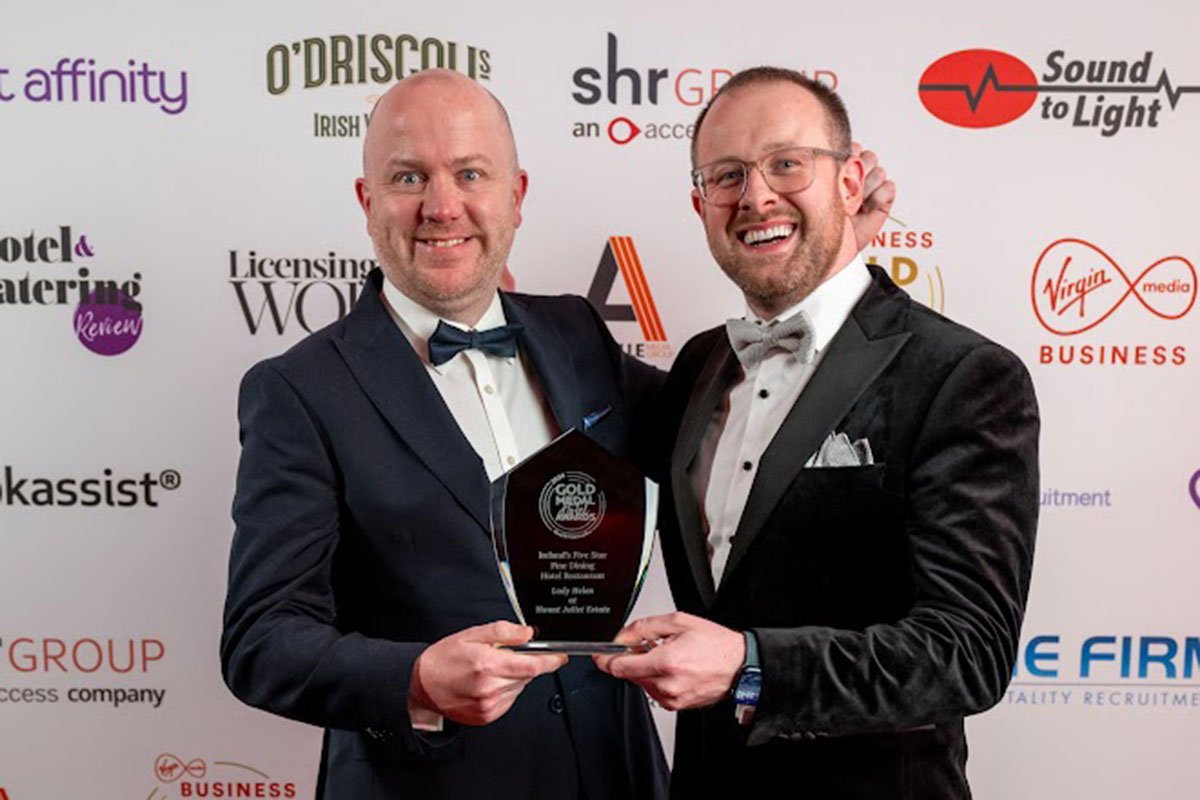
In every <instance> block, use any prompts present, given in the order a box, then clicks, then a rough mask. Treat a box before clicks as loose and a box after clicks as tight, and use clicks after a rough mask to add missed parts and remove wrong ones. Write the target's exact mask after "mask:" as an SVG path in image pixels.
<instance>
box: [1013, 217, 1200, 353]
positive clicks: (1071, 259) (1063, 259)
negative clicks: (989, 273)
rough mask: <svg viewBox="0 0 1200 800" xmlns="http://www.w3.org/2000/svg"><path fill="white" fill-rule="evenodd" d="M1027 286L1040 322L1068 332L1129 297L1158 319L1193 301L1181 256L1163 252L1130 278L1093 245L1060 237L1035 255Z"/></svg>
mask: <svg viewBox="0 0 1200 800" xmlns="http://www.w3.org/2000/svg"><path fill="white" fill-rule="evenodd" d="M1030 291H1031V293H1032V299H1033V312H1034V313H1035V314H1036V315H1037V318H1038V322H1040V323H1042V327H1043V328H1045V329H1046V330H1048V331H1050V332H1051V333H1056V334H1058V335H1059V336H1073V335H1074V334H1077V333H1083V332H1084V331H1087V330H1091V329H1092V328H1094V327H1096V326H1097V325H1099V324H1100V323H1101V322H1104V320H1106V319H1108V318H1109V317H1110V316H1112V315H1113V313H1114V312H1115V311H1116V310H1117V309H1118V308H1120V307H1121V305H1122V304H1123V303H1124V302H1125V301H1126V300H1127V299H1129V298H1130V297H1134V298H1136V299H1137V301H1138V302H1139V303H1141V305H1142V306H1143V307H1144V308H1145V309H1146V310H1147V311H1149V312H1150V313H1152V314H1154V315H1155V316H1157V317H1160V318H1161V319H1164V320H1176V319H1179V318H1180V317H1183V316H1184V315H1185V314H1187V313H1188V312H1189V311H1191V310H1192V306H1194V305H1195V304H1196V268H1195V267H1193V266H1192V264H1191V262H1190V261H1188V260H1187V259H1186V258H1184V257H1183V256H1167V257H1166V258H1160V259H1159V260H1158V261H1155V262H1154V263H1153V264H1151V265H1150V266H1148V267H1146V268H1145V269H1143V270H1142V271H1141V273H1140V274H1139V275H1138V276H1137V277H1136V278H1130V277H1129V275H1127V274H1126V272H1125V271H1124V270H1123V269H1121V267H1120V266H1119V265H1118V264H1117V262H1116V261H1113V259H1112V258H1110V257H1109V255H1108V254H1107V253H1105V252H1104V251H1103V250H1101V249H1100V248H1099V247H1096V245H1094V244H1091V243H1090V242H1086V241H1084V240H1082V239H1059V240H1058V241H1057V242H1054V243H1053V244H1051V245H1050V246H1049V247H1047V248H1046V249H1045V250H1043V251H1042V254H1041V256H1039V257H1038V260H1037V264H1036V265H1035V266H1034V268H1033V282H1032V284H1031V286H1030Z"/></svg>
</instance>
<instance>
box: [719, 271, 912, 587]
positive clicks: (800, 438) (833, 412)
mask: <svg viewBox="0 0 1200 800" xmlns="http://www.w3.org/2000/svg"><path fill="white" fill-rule="evenodd" d="M872 276H873V277H874V278H875V281H874V283H873V284H872V286H871V287H870V288H868V290H867V293H866V294H865V295H863V298H862V299H861V300H860V301H859V302H858V304H857V305H856V306H855V308H854V311H853V312H852V313H851V315H850V317H849V318H848V319H847V320H846V322H845V323H844V324H843V325H842V327H841V328H840V329H839V330H838V332H837V334H836V335H835V336H834V338H833V340H832V341H831V342H830V343H829V349H828V351H827V352H826V353H825V355H824V357H823V358H822V359H821V364H820V366H819V367H817V371H816V372H815V373H813V376H812V378H811V379H810V380H809V382H808V385H807V386H805V387H804V391H803V392H801V393H800V397H799V398H798V399H797V400H796V404H795V405H793V406H792V409H791V411H789V412H788V415H787V416H786V417H785V418H784V420H783V424H782V425H780V427H779V430H778V431H777V432H776V433H775V437H774V438H773V439H772V440H771V444H770V445H769V446H768V447H767V450H766V452H765V453H763V456H762V459H761V460H760V462H759V467H758V473H757V474H756V475H755V478H754V483H753V485H752V486H751V487H750V496H749V497H748V498H747V500H746V506H745V509H744V510H743V511H742V517H741V520H739V522H738V528H737V534H736V536H735V537H734V539H733V545H732V547H731V549H730V551H729V561H728V563H727V564H726V566H725V573H726V575H728V574H730V573H732V572H733V570H734V569H736V568H737V565H738V562H739V561H740V560H741V558H742V556H743V554H745V552H746V550H747V548H749V547H750V545H751V543H753V541H754V539H755V537H756V536H758V533H759V531H761V530H762V527H763V525H764V524H765V523H766V521H767V519H768V518H769V517H770V516H771V514H772V512H773V511H774V510H775V507H776V506H777V505H778V504H779V501H780V499H781V498H782V497H783V495H784V492H785V491H786V490H787V488H788V486H790V485H791V483H792V481H794V480H795V478H796V476H797V474H799V472H800V470H802V469H803V468H804V464H805V462H806V461H807V460H808V458H809V456H811V455H812V454H813V453H814V452H816V450H817V448H818V447H819V446H820V445H821V443H822V442H823V441H824V440H825V438H826V437H827V436H828V435H829V434H830V433H831V432H833V430H834V426H836V425H837V423H838V422H840V421H841V420H842V419H843V418H844V417H845V416H846V414H847V413H849V411H850V409H851V408H852V407H853V406H854V403H855V401H857V400H858V398H859V397H860V396H861V395H862V393H863V392H864V391H866V389H867V387H869V386H870V385H871V384H872V383H873V382H874V381H875V379H876V378H877V377H879V374H880V373H881V372H883V370H884V368H886V367H887V365H888V364H890V363H891V361H892V359H893V358H895V357H896V354H897V353H899V352H900V348H901V347H903V346H904V343H905V342H907V341H908V338H909V336H910V335H911V334H910V333H908V332H907V331H904V330H901V329H900V327H899V325H898V321H899V318H901V317H902V316H903V314H900V313H897V312H898V311H899V310H900V309H898V308H897V305H896V304H897V303H898V302H901V301H900V300H898V299H897V298H896V297H895V296H894V295H892V294H891V291H893V290H895V287H894V286H892V285H891V283H890V281H887V279H886V278H882V280H881V277H882V273H880V272H878V271H876V270H872ZM895 291H898V290H895ZM906 301H907V298H905V302H906Z"/></svg>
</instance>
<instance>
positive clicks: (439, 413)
mask: <svg viewBox="0 0 1200 800" xmlns="http://www.w3.org/2000/svg"><path fill="white" fill-rule="evenodd" d="M381 281H382V276H381V275H379V274H378V273H372V274H371V276H370V278H369V279H368V281H367V283H366V286H365V287H364V290H363V296H362V298H361V299H360V300H359V302H358V303H357V304H356V305H355V307H354V310H353V311H352V312H351V313H350V315H349V316H348V317H347V318H346V335H345V336H344V338H341V339H334V344H335V345H336V347H337V348H338V351H339V352H340V353H341V355H342V358H343V359H344V360H345V361H346V364H347V365H348V366H349V368H350V371H351V372H352V373H353V374H354V377H355V379H356V380H357V381H358V384H359V386H361V387H362V390H363V392H365V393H366V395H367V397H369V398H370V399H371V402H372V403H373V404H374V406H375V407H376V408H377V409H379V413H380V414H382V415H383V417H384V419H386V420H387V421H388V423H389V424H390V425H391V426H392V427H393V428H394V429H395V430H396V432H397V433H398V434H399V435H400V436H401V437H402V438H403V439H404V441H405V442H406V443H407V444H408V446H409V447H410V448H412V451H413V453H415V454H416V456H417V458H418V459H420V461H421V462H422V463H423V464H424V465H425V467H426V468H427V469H428V470H429V471H430V472H431V473H433V474H434V475H435V476H436V477H437V479H438V480H439V481H441V483H442V484H443V485H444V486H445V487H446V489H447V490H449V492H450V493H451V494H452V495H454V497H455V499H457V500H458V502H459V503H460V504H461V505H462V506H463V507H464V508H465V509H466V510H467V511H468V512H470V514H471V516H472V517H474V518H475V520H476V521H477V522H478V523H479V525H480V526H481V527H482V528H483V529H484V531H485V532H490V531H491V523H490V521H489V520H490V515H489V512H488V508H487V502H488V497H489V496H490V493H489V490H488V480H487V473H486V471H485V470H484V468H483V462H482V461H480V459H479V456H478V455H477V454H476V453H475V450H474V448H472V447H471V443H470V442H468V441H467V437H466V436H464V435H463V432H462V430H461V429H460V428H459V427H458V423H457V422H455V420H454V416H453V415H452V414H451V413H450V409H448V408H447V407H446V403H445V401H443V400H442V396H441V394H440V393H439V392H438V390H437V387H435V386H434V385H433V381H431V380H430V379H429V375H428V374H427V372H426V370H425V365H424V364H423V363H421V360H420V358H418V357H417V354H416V353H414V352H413V349H412V346H411V345H410V344H409V343H408V340H407V339H405V338H404V334H403V333H401V332H400V329H399V328H397V327H396V324H395V322H393V321H392V318H391V317H390V316H389V314H388V312H387V309H386V308H385V307H384V305H383V300H382V299H381V298H380V296H379V292H380V287H381V286H382V283H381ZM396 489H397V491H400V490H401V489H402V487H396Z"/></svg>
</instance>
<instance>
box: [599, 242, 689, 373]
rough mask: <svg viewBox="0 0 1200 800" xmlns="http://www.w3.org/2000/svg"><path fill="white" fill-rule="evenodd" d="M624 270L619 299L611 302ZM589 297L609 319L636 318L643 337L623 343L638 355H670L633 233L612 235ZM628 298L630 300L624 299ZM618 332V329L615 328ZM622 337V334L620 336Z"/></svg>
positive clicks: (659, 356) (605, 246)
mask: <svg viewBox="0 0 1200 800" xmlns="http://www.w3.org/2000/svg"><path fill="white" fill-rule="evenodd" d="M618 272H619V273H620V274H621V281H622V283H621V290H618V298H617V300H618V302H612V299H613V291H614V289H615V288H616V286H617V273H618ZM587 299H588V301H589V302H590V303H591V304H592V306H593V307H595V309H596V310H597V311H598V312H599V313H600V317H601V318H602V319H603V320H605V321H606V322H609V323H613V322H636V323H637V324H638V327H639V328H640V331H641V340H640V341H638V340H634V341H623V342H621V347H622V348H624V350H625V351H626V352H627V353H629V354H630V355H634V356H637V357H638V358H670V357H671V355H672V351H671V345H670V344H669V343H668V342H667V334H666V331H665V330H664V329H663V324H662V320H661V319H659V316H658V307H657V306H656V305H655V303H654V296H653V295H652V294H651V293H650V284H649V283H647V281H646V273H645V271H644V270H643V269H642V260H641V258H640V257H639V256H638V252H637V247H635V246H634V244H633V238H632V237H630V236H610V237H609V238H608V242H607V243H606V244H605V245H604V251H603V252H602V253H601V254H600V263H599V264H598V265H597V267H596V273H595V275H594V276H593V277H592V285H591V288H589V289H588V293H587ZM622 300H627V301H628V302H621V301H622ZM614 335H616V331H614ZM617 338H618V340H620V338H621V337H620V336H618V337H617Z"/></svg>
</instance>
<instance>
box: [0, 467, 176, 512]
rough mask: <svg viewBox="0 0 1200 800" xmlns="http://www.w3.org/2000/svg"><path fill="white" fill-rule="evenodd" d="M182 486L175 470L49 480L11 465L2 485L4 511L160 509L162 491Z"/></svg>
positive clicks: (0, 496) (109, 472)
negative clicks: (24, 508)
mask: <svg viewBox="0 0 1200 800" xmlns="http://www.w3.org/2000/svg"><path fill="white" fill-rule="evenodd" d="M182 484H183V477H182V476H181V475H180V474H179V471H178V470H174V469H165V470H163V471H162V472H159V473H157V474H155V473H152V472H143V473H142V474H141V476H139V477H118V476H115V475H114V474H113V471H112V470H111V469H107V468H106V469H104V471H103V472H102V474H101V475H99V476H93V477H87V478H60V477H54V478H46V477H30V476H28V475H24V474H22V473H20V472H19V471H18V470H17V469H15V468H14V467H13V466H12V465H11V464H8V465H5V467H4V480H3V481H0V507H2V506H10V507H16V506H35V507H46V506H54V507H57V508H71V507H73V506H79V507H81V508H97V507H100V506H105V507H108V508H131V507H133V506H147V507H150V508H157V507H158V500H159V498H161V497H162V493H161V491H160V490H164V489H165V490H166V491H168V492H173V491H175V490H176V489H178V488H179V487H180V486H181V485H182Z"/></svg>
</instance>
